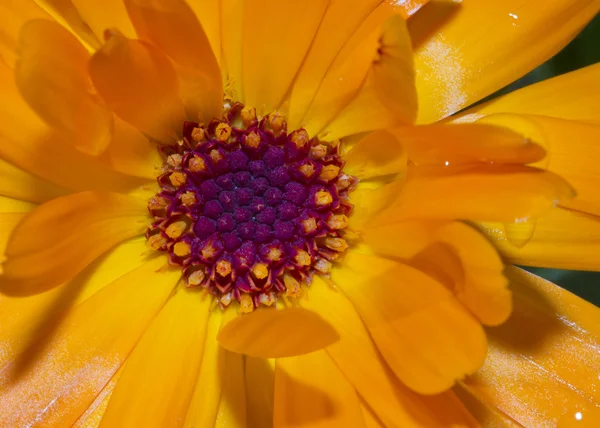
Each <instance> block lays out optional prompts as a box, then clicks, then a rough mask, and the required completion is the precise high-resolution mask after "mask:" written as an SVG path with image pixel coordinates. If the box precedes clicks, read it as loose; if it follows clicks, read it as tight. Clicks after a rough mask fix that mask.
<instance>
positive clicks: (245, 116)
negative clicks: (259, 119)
mask: <svg viewBox="0 0 600 428" xmlns="http://www.w3.org/2000/svg"><path fill="white" fill-rule="evenodd" d="M240 116H241V117H242V123H243V124H244V126H246V127H248V126H250V125H252V123H254V121H255V120H256V109H255V108H250V107H244V108H243V109H242V111H241V113H240Z"/></svg>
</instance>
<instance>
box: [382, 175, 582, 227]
mask: <svg viewBox="0 0 600 428" xmlns="http://www.w3.org/2000/svg"><path fill="white" fill-rule="evenodd" d="M572 196H573V190H572V189H571V187H569V185H568V184H567V183H566V182H565V181H564V180H563V179H562V178H560V177H559V176H558V175H555V174H553V173H551V172H548V171H544V170H541V169H536V168H531V167H527V166H521V165H480V166H455V167H453V166H449V167H445V168H438V167H425V166H423V167H414V168H412V169H411V170H410V171H409V173H408V178H407V180H406V182H405V184H404V187H403V189H402V192H401V193H400V195H399V198H398V200H397V201H396V202H395V203H394V206H392V207H391V208H388V209H387V210H386V211H384V212H383V213H382V214H381V215H380V217H379V218H378V219H377V221H378V222H379V223H380V224H383V223H388V224H390V223H394V222H397V221H402V220H405V219H414V218H428V219H463V220H476V221H505V222H513V221H516V220H520V219H526V218H529V217H536V216H538V215H541V214H542V213H544V212H545V211H546V210H548V209H549V208H551V207H553V206H555V205H556V204H557V203H558V202H560V201H563V200H565V199H568V198H570V197H572Z"/></svg>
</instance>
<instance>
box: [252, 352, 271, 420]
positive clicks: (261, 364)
mask: <svg viewBox="0 0 600 428" xmlns="http://www.w3.org/2000/svg"><path fill="white" fill-rule="evenodd" d="M244 359H245V365H244V380H245V385H246V400H247V406H246V418H247V419H246V420H247V423H248V426H250V427H265V428H268V427H272V426H273V410H274V404H273V403H274V400H275V361H276V360H275V359H266V358H255V357H248V356H246V357H245V358H244Z"/></svg>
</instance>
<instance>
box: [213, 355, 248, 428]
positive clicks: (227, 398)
mask: <svg viewBox="0 0 600 428" xmlns="http://www.w3.org/2000/svg"><path fill="white" fill-rule="evenodd" d="M223 354H224V355H223V360H222V361H223V375H222V376H221V397H220V400H219V406H218V408H217V417H216V420H215V421H214V426H215V428H229V427H245V426H248V425H247V423H246V413H247V412H246V407H247V406H246V390H245V388H240V380H243V379H244V356H243V355H240V354H236V353H234V352H229V351H224V352H223ZM213 370H214V368H213ZM211 422H212V421H211ZM211 425H212V423H211Z"/></svg>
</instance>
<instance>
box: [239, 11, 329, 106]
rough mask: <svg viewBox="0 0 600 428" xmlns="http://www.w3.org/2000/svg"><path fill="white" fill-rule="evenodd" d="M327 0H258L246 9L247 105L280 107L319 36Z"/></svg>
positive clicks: (244, 72)
mask: <svg viewBox="0 0 600 428" xmlns="http://www.w3.org/2000/svg"><path fill="white" fill-rule="evenodd" d="M328 3H329V2H328V1H327V0H304V1H303V2H273V1H272V0H254V1H252V3H249V4H247V5H246V6H247V7H245V8H244V18H243V24H242V25H243V50H242V69H243V89H244V100H245V102H246V104H248V105H251V106H256V107H257V108H261V107H263V106H264V107H265V108H266V110H265V111H266V112H268V111H270V110H272V109H275V108H277V107H279V105H280V104H281V103H282V101H283V97H284V96H285V94H286V92H287V91H288V89H289V88H290V85H291V83H292V80H293V79H294V76H295V75H296V73H297V72H298V69H299V67H300V65H301V64H302V60H303V59H304V56H305V55H306V52H307V51H308V48H309V46H310V44H311V42H312V40H313V38H314V36H315V32H316V31H317V28H318V26H319V24H320V23H321V18H322V16H323V13H324V12H325V8H326V7H327V4H328Z"/></svg>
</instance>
